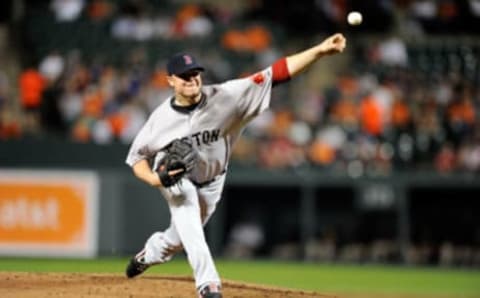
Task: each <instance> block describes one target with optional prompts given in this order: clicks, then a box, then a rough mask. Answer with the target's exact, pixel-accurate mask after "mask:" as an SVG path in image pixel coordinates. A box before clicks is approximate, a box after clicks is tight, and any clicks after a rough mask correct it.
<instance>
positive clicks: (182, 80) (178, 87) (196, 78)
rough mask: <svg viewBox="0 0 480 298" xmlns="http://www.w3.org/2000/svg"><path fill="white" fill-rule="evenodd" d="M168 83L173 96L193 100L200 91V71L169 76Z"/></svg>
mask: <svg viewBox="0 0 480 298" xmlns="http://www.w3.org/2000/svg"><path fill="white" fill-rule="evenodd" d="M168 83H169V84H170V86H171V87H172V88H173V90H174V91H175V94H178V95H180V96H181V97H185V98H194V97H197V96H198V95H199V94H200V91H201V89H202V76H201V75H200V71H198V70H191V71H188V72H186V73H183V74H179V75H171V76H169V77H168Z"/></svg>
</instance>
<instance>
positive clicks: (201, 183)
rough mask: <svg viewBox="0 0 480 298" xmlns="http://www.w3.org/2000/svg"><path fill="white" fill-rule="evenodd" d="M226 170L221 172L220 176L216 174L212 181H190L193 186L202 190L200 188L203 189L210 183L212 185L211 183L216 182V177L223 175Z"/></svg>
mask: <svg viewBox="0 0 480 298" xmlns="http://www.w3.org/2000/svg"><path fill="white" fill-rule="evenodd" d="M226 171H227V170H225V169H224V170H223V171H222V172H221V173H220V174H218V175H217V176H215V177H213V178H212V179H210V180H207V181H204V182H196V181H193V180H190V181H192V183H193V185H195V186H196V187H198V188H202V187H205V186H207V185H209V184H210V183H212V182H213V181H215V180H217V179H218V177H220V176H221V175H223V174H225V172H226Z"/></svg>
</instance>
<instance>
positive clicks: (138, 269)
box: [125, 250, 151, 278]
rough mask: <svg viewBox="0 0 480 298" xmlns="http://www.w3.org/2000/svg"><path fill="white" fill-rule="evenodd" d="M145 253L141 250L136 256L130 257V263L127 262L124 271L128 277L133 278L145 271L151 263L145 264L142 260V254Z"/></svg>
mask: <svg viewBox="0 0 480 298" xmlns="http://www.w3.org/2000/svg"><path fill="white" fill-rule="evenodd" d="M144 255H145V251H143V250H142V251H141V252H140V253H138V254H137V255H136V256H134V257H133V258H131V259H130V263H128V266H127V270H125V273H126V274H127V277H128V278H133V277H135V276H137V275H139V274H142V273H143V272H145V270H147V269H148V267H150V266H151V265H149V264H146V263H144V262H143V256H144Z"/></svg>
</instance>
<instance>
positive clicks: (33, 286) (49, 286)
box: [0, 272, 335, 298]
mask: <svg viewBox="0 0 480 298" xmlns="http://www.w3.org/2000/svg"><path fill="white" fill-rule="evenodd" d="M223 288H224V289H223V293H224V297H225V298H234V297H235V298H243V297H249V298H255V297H262V298H273V297H275V298H276V297H282V298H284V297H292V298H293V297H295V298H314V297H315V298H333V297H335V296H329V295H322V294H319V293H314V292H306V291H294V290H285V289H281V288H271V287H264V286H257V285H252V284H242V283H238V282H233V281H223ZM0 297H2V298H18V297H22V298H33V297H35V298H44V297H49V298H50V297H61V298H72V297H84V298H92V297H95V298H100V297H128V298H140V297H142V298H146V297H152V298H153V297H155V298H167V297H168V298H177V297H178V298H183V297H187V298H188V297H197V296H196V293H195V289H194V284H193V280H192V279H191V278H188V277H174V276H161V275H155V276H153V275H147V276H141V277H138V278H135V279H127V278H125V277H123V276H122V275H119V274H115V275H114V274H81V273H19V272H0Z"/></svg>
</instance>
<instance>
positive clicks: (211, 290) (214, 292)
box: [199, 284, 222, 298]
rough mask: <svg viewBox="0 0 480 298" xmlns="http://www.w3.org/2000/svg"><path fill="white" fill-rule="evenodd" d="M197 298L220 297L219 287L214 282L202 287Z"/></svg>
mask: <svg viewBox="0 0 480 298" xmlns="http://www.w3.org/2000/svg"><path fill="white" fill-rule="evenodd" d="M199 298H222V293H221V292H220V287H219V286H217V285H215V284H211V285H209V286H206V287H204V288H203V289H202V290H201V291H200V293H199Z"/></svg>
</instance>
